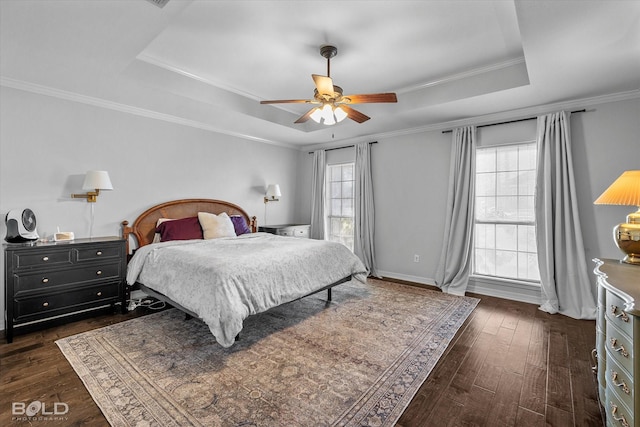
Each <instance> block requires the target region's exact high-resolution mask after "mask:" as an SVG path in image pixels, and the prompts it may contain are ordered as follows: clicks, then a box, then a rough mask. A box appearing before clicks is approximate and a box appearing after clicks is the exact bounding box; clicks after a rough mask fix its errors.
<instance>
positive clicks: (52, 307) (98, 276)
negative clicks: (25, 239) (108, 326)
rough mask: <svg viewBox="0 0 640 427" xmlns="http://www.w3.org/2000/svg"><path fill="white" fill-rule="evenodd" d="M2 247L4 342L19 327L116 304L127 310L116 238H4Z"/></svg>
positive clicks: (123, 270)
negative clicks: (30, 240) (12, 240)
mask: <svg viewBox="0 0 640 427" xmlns="http://www.w3.org/2000/svg"><path fill="white" fill-rule="evenodd" d="M3 249H4V262H5V264H4V265H5V277H4V284H5V306H4V307H5V332H6V338H7V342H11V341H12V340H13V335H14V332H17V331H20V330H21V329H22V328H24V329H32V328H33V327H34V326H36V327H37V326H45V325H46V324H47V323H48V322H51V321H53V320H55V321H56V322H58V323H61V322H64V321H68V320H69V319H70V318H71V316H72V315H74V314H79V313H81V312H87V311H93V310H97V309H99V308H108V307H109V306H111V307H115V305H116V304H120V305H121V310H122V311H123V312H125V311H126V304H125V298H126V297H125V287H124V286H125V276H126V269H127V264H126V262H127V261H126V252H125V241H124V239H122V238H121V237H94V238H90V239H76V240H71V241H66V242H46V243H43V242H37V243H16V244H13V243H8V244H4V245H3ZM14 329H15V330H14Z"/></svg>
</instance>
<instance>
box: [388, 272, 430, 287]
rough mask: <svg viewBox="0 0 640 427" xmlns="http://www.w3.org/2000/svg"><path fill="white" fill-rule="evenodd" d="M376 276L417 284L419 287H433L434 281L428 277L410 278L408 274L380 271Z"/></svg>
mask: <svg viewBox="0 0 640 427" xmlns="http://www.w3.org/2000/svg"><path fill="white" fill-rule="evenodd" d="M378 274H379V275H380V276H382V277H388V278H389V279H397V280H405V281H407V282H413V283H419V284H421V285H431V286H435V285H436V281H435V280H434V279H432V278H430V277H421V276H411V275H409V274H402V273H394V272H392V271H380V270H378Z"/></svg>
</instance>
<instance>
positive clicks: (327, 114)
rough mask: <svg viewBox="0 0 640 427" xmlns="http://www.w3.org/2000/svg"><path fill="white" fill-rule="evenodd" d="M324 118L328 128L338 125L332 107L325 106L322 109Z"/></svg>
mask: <svg viewBox="0 0 640 427" xmlns="http://www.w3.org/2000/svg"><path fill="white" fill-rule="evenodd" d="M322 118H323V119H324V124H325V125H327V126H330V125H335V124H336V118H335V117H334V116H333V106H332V105H330V104H324V107H322Z"/></svg>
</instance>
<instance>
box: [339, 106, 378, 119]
mask: <svg viewBox="0 0 640 427" xmlns="http://www.w3.org/2000/svg"><path fill="white" fill-rule="evenodd" d="M340 108H342V109H343V110H344V112H345V113H347V117H349V118H350V119H351V120H353V121H356V122H358V123H362V122H366V121H367V120H369V119H370V118H371V117H369V116H367V115H364V114H362V113H361V112H360V111H358V110H354V109H353V108H351V107H349V106H348V105H344V104H341V105H340Z"/></svg>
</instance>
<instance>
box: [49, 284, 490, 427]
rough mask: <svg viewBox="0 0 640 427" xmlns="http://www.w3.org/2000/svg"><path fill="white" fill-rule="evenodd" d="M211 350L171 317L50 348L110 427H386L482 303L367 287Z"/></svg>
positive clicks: (275, 319)
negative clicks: (66, 364) (74, 375)
mask: <svg viewBox="0 0 640 427" xmlns="http://www.w3.org/2000/svg"><path fill="white" fill-rule="evenodd" d="M325 297H326V293H324V292H323V293H319V294H316V295H313V296H310V297H307V298H304V299H302V300H298V301H295V302H292V303H289V304H285V305H283V306H280V307H277V308H275V309H272V310H270V311H268V312H265V313H262V314H259V315H255V316H251V317H249V318H248V319H247V320H245V323H244V329H243V331H242V333H241V337H240V340H239V341H237V342H236V343H235V344H234V345H233V346H232V347H230V348H227V349H225V348H223V347H222V346H220V345H218V344H217V343H216V341H215V339H214V338H213V336H212V335H211V333H210V331H209V329H208V328H207V326H206V325H205V324H204V323H202V322H200V321H199V320H197V319H191V320H185V316H184V315H183V314H182V313H181V312H179V311H177V310H175V309H171V310H167V311H162V312H159V313H154V314H151V315H149V316H144V317H139V318H136V319H132V320H128V321H126V322H122V323H118V324H115V325H111V326H108V327H105V328H102V329H97V330H94V331H89V332H85V333H82V334H79V335H75V336H72V337H68V338H65V339H61V340H59V341H57V344H58V346H59V347H60V349H61V350H62V352H63V353H64V355H65V356H66V358H67V359H68V360H69V362H70V363H71V365H72V366H73V368H74V369H75V371H76V372H77V374H78V375H79V376H80V378H81V379H82V381H83V382H84V384H85V386H86V387H87V389H88V390H89V392H90V393H91V396H92V397H93V399H94V400H95V401H96V403H97V404H98V406H99V407H100V408H101V410H102V412H103V413H104V415H105V417H106V418H107V420H108V421H109V422H110V423H111V425H113V426H155V425H159V426H256V427H257V426H314V427H315V426H330V425H331V426H393V425H394V424H395V422H396V421H397V420H398V418H399V417H400V415H401V414H402V412H403V411H404V410H405V408H406V407H407V405H408V404H409V402H410V401H411V398H412V397H413V396H414V394H415V393H416V392H417V390H418V389H419V387H420V385H421V384H422V383H423V382H424V380H425V379H426V378H427V376H428V375H429V372H431V370H432V369H433V367H434V366H435V364H436V362H437V361H438V358H439V357H440V356H441V355H442V353H443V352H444V350H445V349H446V347H447V345H448V344H449V342H450V341H451V339H452V338H453V337H454V335H455V333H456V331H457V330H458V328H459V327H460V326H461V325H462V323H463V322H464V320H465V319H466V318H467V317H468V315H469V314H470V313H471V312H472V311H473V309H474V308H475V306H476V305H477V303H478V300H477V299H475V298H468V297H457V296H453V295H448V294H443V293H441V292H436V291H431V290H427V289H423V288H418V287H412V286H407V285H400V284H396V283H390V282H385V281H380V280H375V279H370V280H369V283H368V284H366V285H363V284H361V283H357V282H355V281H353V282H349V283H345V284H343V285H339V286H337V287H336V288H334V290H333V301H332V302H326V300H325Z"/></svg>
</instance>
